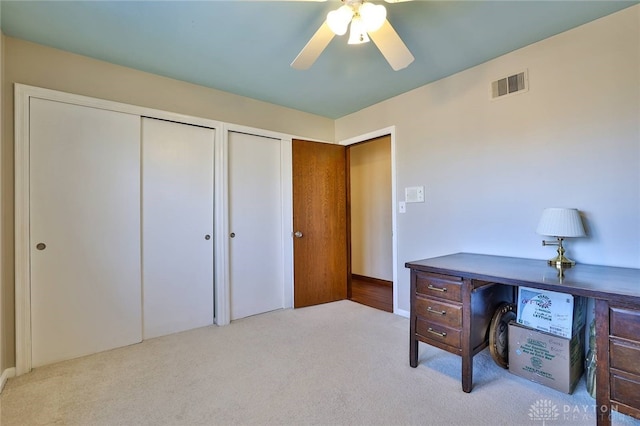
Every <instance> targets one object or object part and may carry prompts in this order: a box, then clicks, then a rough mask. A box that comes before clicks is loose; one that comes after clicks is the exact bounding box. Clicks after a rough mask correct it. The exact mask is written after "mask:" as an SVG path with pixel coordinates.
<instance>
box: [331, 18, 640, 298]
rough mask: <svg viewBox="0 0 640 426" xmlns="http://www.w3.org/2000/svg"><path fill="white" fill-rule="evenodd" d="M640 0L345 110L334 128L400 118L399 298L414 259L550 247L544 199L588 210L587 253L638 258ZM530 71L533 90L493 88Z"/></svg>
mask: <svg viewBox="0 0 640 426" xmlns="http://www.w3.org/2000/svg"><path fill="white" fill-rule="evenodd" d="M639 25H640V6H633V7H631V8H628V9H625V10H623V11H621V12H618V13H615V14H613V15H610V16H608V17H605V18H602V19H600V20H597V21H594V22H592V23H588V24H586V25H583V26H581V27H578V28H576V29H573V30H571V31H568V32H565V33H562V34H559V35H557V36H555V37H552V38H549V39H546V40H543V41H541V42H539V43H536V44H533V45H530V46H527V47H525V48H523V49H520V50H517V51H514V52H512V53H510V54H507V55H504V56H502V57H499V58H497V59H495V60H492V61H489V62H487V63H485V64H482V65H480V66H477V67H475V68H472V69H469V70H466V71H463V72H461V73H459V74H456V75H454V76H451V77H449V78H445V79H443V80H440V81H437V82H435V83H433V84H429V85H427V86H424V87H421V88H418V89H415V90H413V91H411V92H408V93H406V94H403V95H400V96H397V97H395V98H393V99H389V100H387V101H384V102H381V103H379V104H376V105H374V106H371V107H369V108H367V109H364V110H362V111H360V112H357V113H354V114H351V115H349V116H346V117H343V118H340V119H338V120H337V121H336V140H338V141H341V140H345V139H349V138H352V137H356V136H358V135H362V134H366V133H368V132H371V131H373V130H375V129H380V128H386V127H388V126H391V125H395V126H396V140H395V144H396V147H395V154H396V182H397V188H396V191H397V193H398V194H403V193H404V188H405V187H408V186H414V185H415V186H417V185H424V186H425V202H424V203H416V204H407V212H406V213H404V214H398V215H397V226H398V235H397V241H398V263H397V268H398V292H397V296H398V306H399V308H400V309H402V310H409V273H408V271H407V270H406V268H404V264H405V262H407V261H412V260H417V259H422V258H426V257H431V256H437V255H443V254H448V253H455V252H461V251H466V252H477V253H488V254H498V255H507V256H520V257H527V258H537V259H546V258H551V257H553V255H554V254H555V253H554V252H555V248H553V247H542V246H541V240H542V236H539V235H536V233H535V229H536V226H537V223H538V220H539V217H540V213H541V212H542V209H543V208H545V207H556V206H557V207H575V208H578V209H580V210H581V211H582V213H583V215H584V219H585V225H586V228H587V232H588V237H587V238H580V239H570V240H569V241H567V243H566V244H565V246H566V248H567V255H568V256H569V257H571V258H573V259H575V260H576V261H578V262H582V263H592V264H604V265H614V266H627V267H636V268H638V267H640V243H639V241H640V220H638V218H640V129H639V125H638V123H639V122H640V120H639V119H640V117H639V110H640V91H639V89H638V88H639V87H640V30H639ZM523 69H528V70H529V82H530V90H529V91H528V92H527V93H523V94H516V95H513V96H510V97H506V98H503V99H499V100H494V101H491V100H489V87H490V86H489V85H490V82H491V81H492V80H495V79H498V78H501V77H504V76H505V75H510V74H511V73H515V72H519V71H521V70H523Z"/></svg>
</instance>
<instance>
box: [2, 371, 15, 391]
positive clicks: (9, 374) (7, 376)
mask: <svg viewBox="0 0 640 426" xmlns="http://www.w3.org/2000/svg"><path fill="white" fill-rule="evenodd" d="M12 377H16V368H15V367H11V368H7V369H6V370H4V371H3V372H2V376H0V393H2V389H4V385H5V384H6V383H7V380H9V379H10V378H12Z"/></svg>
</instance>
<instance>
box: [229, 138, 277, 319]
mask: <svg viewBox="0 0 640 426" xmlns="http://www.w3.org/2000/svg"><path fill="white" fill-rule="evenodd" d="M228 142H229V232H230V233H231V234H230V244H229V262H230V267H229V269H230V272H229V279H230V291H231V319H232V320H235V319H239V318H243V317H247V316H250V315H256V314H260V313H263V312H268V311H273V310H276V309H281V308H283V305H284V263H283V262H284V261H283V227H282V220H283V216H282V215H283V212H282V185H281V141H280V140H279V139H272V138H267V137H263V136H255V135H248V134H244V133H236V132H229V140H228Z"/></svg>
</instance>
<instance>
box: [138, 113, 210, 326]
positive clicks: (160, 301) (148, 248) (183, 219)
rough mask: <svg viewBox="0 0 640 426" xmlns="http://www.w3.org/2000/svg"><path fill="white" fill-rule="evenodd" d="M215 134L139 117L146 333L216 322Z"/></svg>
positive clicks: (206, 130)
mask: <svg viewBox="0 0 640 426" xmlns="http://www.w3.org/2000/svg"><path fill="white" fill-rule="evenodd" d="M214 137H215V131H214V130H213V129H208V128H203V127H197V126H192V125H187V124H180V123H174V122H170V121H162V120H156V119H152V118H143V120H142V211H143V213H142V216H143V247H142V259H143V279H142V282H143V293H144V298H143V299H144V306H143V311H144V315H143V316H144V338H145V339H149V338H151V337H157V336H162V335H165V334H170V333H175V332H178V331H184V330H188V329H192V328H196V327H202V326H206V325H211V324H213V315H214V313H213V286H214V279H213V262H214V259H213V241H214V238H213V237H214V236H213V155H214Z"/></svg>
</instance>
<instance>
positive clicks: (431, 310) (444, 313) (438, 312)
mask: <svg viewBox="0 0 640 426" xmlns="http://www.w3.org/2000/svg"><path fill="white" fill-rule="evenodd" d="M427 312H429V313H432V314H437V315H446V314H447V311H436V310H435V309H433V308H431V306H429V307H428V308H427Z"/></svg>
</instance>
